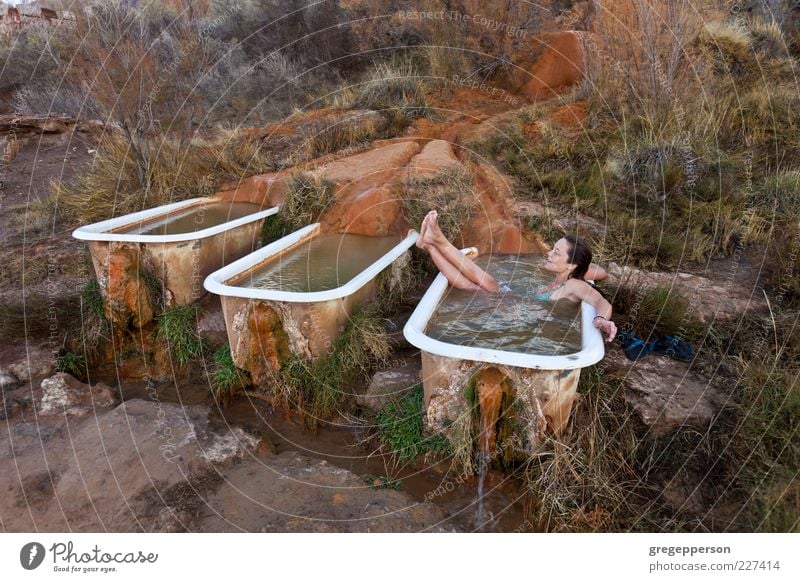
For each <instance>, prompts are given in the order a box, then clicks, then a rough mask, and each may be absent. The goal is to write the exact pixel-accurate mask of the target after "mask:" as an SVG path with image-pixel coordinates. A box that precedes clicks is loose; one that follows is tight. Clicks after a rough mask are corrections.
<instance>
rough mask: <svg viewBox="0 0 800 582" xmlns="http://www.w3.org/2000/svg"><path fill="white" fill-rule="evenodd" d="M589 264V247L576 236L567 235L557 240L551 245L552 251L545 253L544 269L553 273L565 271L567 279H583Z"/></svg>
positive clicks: (590, 253) (590, 258)
mask: <svg viewBox="0 0 800 582" xmlns="http://www.w3.org/2000/svg"><path fill="white" fill-rule="evenodd" d="M591 264H592V251H591V250H590V249H589V245H587V244H586V243H585V242H584V241H583V240H581V239H579V238H578V237H577V236H573V235H568V236H565V237H564V238H561V239H559V240H558V242H556V244H555V245H553V250H552V251H550V252H549V253H547V261H546V262H545V266H544V267H545V269H547V270H548V271H552V272H554V273H563V272H564V271H567V272H569V277H573V278H575V279H583V276H584V275H585V274H586V271H588V270H589V265H591Z"/></svg>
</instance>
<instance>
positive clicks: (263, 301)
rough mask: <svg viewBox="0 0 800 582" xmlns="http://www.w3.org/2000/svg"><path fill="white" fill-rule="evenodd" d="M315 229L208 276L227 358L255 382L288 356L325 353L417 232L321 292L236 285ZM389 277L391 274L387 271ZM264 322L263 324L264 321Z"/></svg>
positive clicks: (309, 356)
mask: <svg viewBox="0 0 800 582" xmlns="http://www.w3.org/2000/svg"><path fill="white" fill-rule="evenodd" d="M318 234H320V225H319V224H312V225H310V226H306V227H304V228H301V229H300V230H297V231H295V232H293V233H291V234H289V235H287V236H285V237H283V238H281V239H280V240H277V241H275V242H273V243H271V244H269V245H267V246H265V247H264V248H262V249H259V250H257V251H255V252H253V253H251V254H249V255H247V256H246V257H243V258H241V259H239V260H238V261H235V262H233V263H231V264H230V265H227V266H225V267H223V268H221V269H219V270H218V271H216V272H214V273H212V274H211V275H209V276H208V277H207V278H206V280H205V282H204V286H205V288H206V289H207V290H208V291H210V292H211V293H215V294H217V295H220V296H221V297H222V309H223V313H224V315H225V325H226V328H227V331H228V340H229V343H230V347H231V355H232V356H233V360H234V362H235V363H236V365H237V366H238V367H240V368H242V369H244V370H248V371H249V372H250V373H251V374H252V375H253V377H254V380H256V382H258V381H259V378H261V379H262V380H263V381H266V380H267V379H268V377H269V374H270V370H276V369H278V368H279V367H280V363H281V361H282V360H283V359H284V358H285V357H286V356H288V355H290V354H294V355H298V356H300V357H302V358H303V359H305V360H309V361H310V360H313V359H315V358H317V357H319V356H321V355H323V354H325V353H327V352H328V351H329V350H330V347H331V345H332V343H333V342H334V341H335V339H336V338H337V337H338V336H339V335H340V334H341V332H342V331H343V329H344V326H345V324H346V323H347V320H348V318H349V317H350V315H351V314H352V313H353V312H354V311H355V309H356V308H357V307H358V306H360V305H364V304H366V303H368V302H369V301H371V300H373V299H374V297H375V292H376V290H377V277H378V275H380V274H381V273H382V272H383V271H385V270H386V269H387V268H389V267H391V268H392V269H393V271H394V269H399V268H403V267H404V264H405V262H404V261H398V259H400V258H401V257H404V256H406V258H407V255H406V253H407V251H408V249H409V248H410V247H411V245H413V244H414V242H416V240H417V238H418V237H419V234H418V233H417V232H415V231H411V232H410V233H409V234H408V235H407V236H406V237H405V238H403V239H401V240H400V242H399V243H398V244H397V245H396V246H394V247H393V248H392V249H391V250H390V251H389V252H387V253H385V254H384V255H383V256H381V257H380V258H379V259H378V260H376V261H375V262H374V263H372V264H371V265H369V266H368V267H367V268H365V269H364V270H362V271H361V272H360V273H358V274H357V275H356V276H355V277H353V278H352V279H350V280H349V281H347V282H346V283H344V284H343V285H341V286H340V287H337V288H335V289H328V290H324V291H314V292H294V291H283V290H280V289H264V288H253V287H246V286H240V285H239V283H241V282H243V281H245V280H246V279H247V277H248V274H249V273H251V272H252V271H253V270H255V269H258V268H259V267H261V266H262V265H264V264H265V263H268V262H270V261H272V260H275V259H276V258H277V257H279V256H280V255H281V254H282V253H286V252H287V251H290V250H292V249H294V248H296V247H298V246H300V245H302V244H303V243H305V242H307V241H308V240H309V239H311V238H312V237H314V236H316V235H318ZM390 275H392V279H394V277H393V275H394V273H393V272H392V273H390ZM267 320H268V322H267Z"/></svg>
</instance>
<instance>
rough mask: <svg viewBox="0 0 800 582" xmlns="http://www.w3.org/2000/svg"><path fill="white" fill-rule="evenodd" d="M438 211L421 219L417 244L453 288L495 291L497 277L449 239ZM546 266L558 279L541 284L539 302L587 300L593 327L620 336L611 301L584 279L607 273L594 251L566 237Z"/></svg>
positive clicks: (608, 339)
mask: <svg viewBox="0 0 800 582" xmlns="http://www.w3.org/2000/svg"><path fill="white" fill-rule="evenodd" d="M437 220H438V214H437V212H436V211H435V210H432V211H430V212H429V213H428V214H427V215H426V216H425V218H424V219H423V221H422V226H421V227H420V235H419V239H418V240H417V246H418V247H419V248H421V249H424V250H425V251H427V252H428V254H430V256H431V258H432V259H433V262H434V263H435V264H436V266H437V267H438V269H439V271H441V272H442V274H443V275H444V276H445V277H447V280H448V281H449V282H450V284H451V285H452V286H453V287H456V288H457V289H464V290H467V291H478V290H481V289H482V290H484V291H488V292H489V293H496V292H497V291H499V289H500V285H499V284H498V282H497V280H496V279H495V278H494V277H492V276H491V275H490V274H489V273H487V272H486V271H484V270H483V269H481V268H480V267H478V265H476V264H475V263H474V262H472V260H471V259H470V258H469V257H467V256H465V255H464V254H463V253H462V252H461V251H459V250H458V249H457V248H456V247H455V246H453V244H452V243H451V242H450V241H448V240H447V238H446V237H445V236H444V234H443V233H442V231H441V229H440V228H439V225H438V223H437ZM544 268H545V270H547V271H550V272H551V273H554V274H555V279H553V281H552V282H551V283H550V284H548V285H545V286H544V287H542V288H541V289H540V290H539V293H537V295H536V298H537V299H539V300H540V301H557V300H558V299H567V300H569V301H575V302H580V301H586V302H587V303H588V304H590V305H592V306H593V307H594V308H595V311H596V312H597V315H596V316H595V318H594V326H595V327H596V328H597V329H599V330H600V331H601V332H602V333H604V334H605V336H606V342H611V341H613V340H614V337H615V336H616V335H617V326H616V325H615V324H614V322H613V321H611V304H610V303H609V302H608V301H606V299H605V298H604V297H603V296H602V295H600V293H598V292H597V290H595V289H594V288H593V287H592V286H591V285H589V284H588V283H587V282H586V281H585V280H584V278H587V277H588V278H589V279H594V280H602V279H605V278H606V277H607V276H608V273H606V272H605V270H604V269H602V268H601V267H598V266H597V265H594V264H592V252H591V251H590V250H589V247H588V246H587V245H586V244H585V243H584V242H583V241H582V240H580V239H579V238H577V237H574V236H566V237H564V238H562V239H559V241H558V242H557V243H556V244H555V245H554V246H553V250H551V251H550V252H549V253H547V257H546V259H545V264H544Z"/></svg>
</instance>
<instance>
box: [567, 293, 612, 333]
mask: <svg viewBox="0 0 800 582" xmlns="http://www.w3.org/2000/svg"><path fill="white" fill-rule="evenodd" d="M567 282H568V285H565V290H566V291H567V293H568V294H569V296H568V299H571V300H572V301H586V303H588V304H589V305H591V306H592V307H594V310H595V311H596V312H597V316H596V317H595V318H594V321H593V323H594V326H595V327H596V328H597V329H599V330H600V331H601V332H603V333H604V334H606V342H611V341H613V339H614V337H616V335H617V326H616V324H615V323H614V322H613V321H611V313H612V308H611V304H610V303H609V302H608V301H607V300H606V298H605V297H603V296H602V295H600V293H598V292H597V290H596V289H594V288H593V287H592V286H591V285H589V284H588V283H587V282H586V281H579V280H578V279H568V281H567Z"/></svg>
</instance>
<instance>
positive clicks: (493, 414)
mask: <svg viewBox="0 0 800 582" xmlns="http://www.w3.org/2000/svg"><path fill="white" fill-rule="evenodd" d="M505 379H506V378H505V376H504V375H503V374H502V372H500V371H499V370H498V369H497V368H487V369H485V370H483V371H482V372H481V374H480V378H479V379H478V383H477V393H478V406H479V408H480V419H481V421H480V434H479V437H478V492H477V499H476V512H475V527H476V528H477V529H482V528H484V527H485V526H486V525H487V524H489V523H490V522H491V521H492V518H493V516H492V515H489V516H488V519H487V516H486V509H485V507H484V490H485V486H486V475H487V473H488V472H489V465H490V464H491V460H492V451H494V448H495V439H496V437H497V422H498V420H500V410H501V406H502V403H503V392H504V390H503V383H504V381H505Z"/></svg>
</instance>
